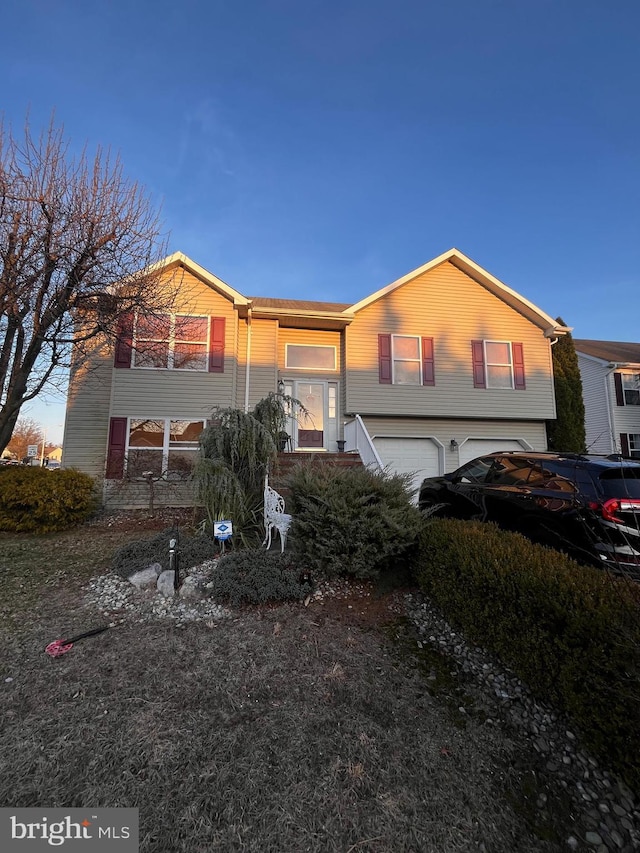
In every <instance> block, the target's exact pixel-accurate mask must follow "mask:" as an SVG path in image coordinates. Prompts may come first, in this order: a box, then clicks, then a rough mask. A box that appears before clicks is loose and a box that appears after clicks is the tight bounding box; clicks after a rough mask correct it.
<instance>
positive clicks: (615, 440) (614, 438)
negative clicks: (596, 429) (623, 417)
mask: <svg viewBox="0 0 640 853" xmlns="http://www.w3.org/2000/svg"><path fill="white" fill-rule="evenodd" d="M619 367H620V365H619V364H613V365H610V367H609V370H607V372H606V373H605V375H604V399H605V400H606V401H607V421H608V423H609V438H610V440H611V452H612V453H618V452H622V447H621V448H620V451H618V437H617V436H616V435H615V433H614V432H613V411H612V408H611V394H610V388H609V377H610V376H611V374H612V373H615V371H616V370H617V369H618V368H619Z"/></svg>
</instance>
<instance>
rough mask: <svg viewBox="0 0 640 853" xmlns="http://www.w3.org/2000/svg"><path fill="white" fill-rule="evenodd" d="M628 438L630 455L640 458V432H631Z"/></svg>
mask: <svg viewBox="0 0 640 853" xmlns="http://www.w3.org/2000/svg"><path fill="white" fill-rule="evenodd" d="M628 438H629V456H635V457H636V458H640V433H638V432H630V433H629V436H628Z"/></svg>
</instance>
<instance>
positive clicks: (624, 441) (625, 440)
mask: <svg viewBox="0 0 640 853" xmlns="http://www.w3.org/2000/svg"><path fill="white" fill-rule="evenodd" d="M616 375H617V374H616ZM620 447H621V448H622V455H623V456H629V436H628V435H627V433H626V432H621V433H620Z"/></svg>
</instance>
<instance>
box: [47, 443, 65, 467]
mask: <svg viewBox="0 0 640 853" xmlns="http://www.w3.org/2000/svg"><path fill="white" fill-rule="evenodd" d="M47 458H48V459H49V461H50V462H58V463H60V462H62V448H61V447H54V448H53V450H52V451H51V452H50V453H47Z"/></svg>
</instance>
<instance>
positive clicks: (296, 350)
mask: <svg viewBox="0 0 640 853" xmlns="http://www.w3.org/2000/svg"><path fill="white" fill-rule="evenodd" d="M284 363H285V367H289V368H297V369H302V370H335V369H336V348H335V347H333V346H322V345H314V344H286V345H285V355H284Z"/></svg>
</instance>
